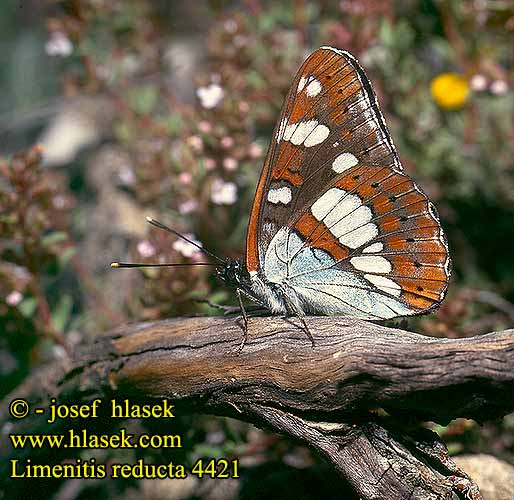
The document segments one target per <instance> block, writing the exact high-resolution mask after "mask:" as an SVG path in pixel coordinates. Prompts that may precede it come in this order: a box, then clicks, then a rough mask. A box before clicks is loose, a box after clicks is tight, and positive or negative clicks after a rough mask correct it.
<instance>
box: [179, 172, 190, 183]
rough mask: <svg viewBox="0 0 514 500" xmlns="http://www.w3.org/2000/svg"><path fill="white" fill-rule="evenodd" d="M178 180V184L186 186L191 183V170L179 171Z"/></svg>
mask: <svg viewBox="0 0 514 500" xmlns="http://www.w3.org/2000/svg"><path fill="white" fill-rule="evenodd" d="M178 180H179V182H180V184H184V186H187V185H188V184H191V181H192V180H193V174H192V173H191V172H180V174H179V176H178Z"/></svg>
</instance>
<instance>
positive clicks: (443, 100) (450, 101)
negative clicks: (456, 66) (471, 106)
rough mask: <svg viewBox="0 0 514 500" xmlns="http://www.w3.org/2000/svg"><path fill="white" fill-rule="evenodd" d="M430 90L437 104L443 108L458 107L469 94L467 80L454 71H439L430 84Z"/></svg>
mask: <svg viewBox="0 0 514 500" xmlns="http://www.w3.org/2000/svg"><path fill="white" fill-rule="evenodd" d="M430 91H431V92H432V97H433V98H434V101H435V102H436V103H437V105H438V106H439V107H441V108H443V109H459V108H461V107H462V106H463V105H464V103H465V102H466V101H467V99H468V96H469V84H468V81H467V80H466V79H465V78H463V77H462V76H460V75H457V74H456V73H441V74H440V75H439V76H436V77H435V78H434V79H433V80H432V82H431V84H430Z"/></svg>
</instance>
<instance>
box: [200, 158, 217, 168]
mask: <svg viewBox="0 0 514 500" xmlns="http://www.w3.org/2000/svg"><path fill="white" fill-rule="evenodd" d="M203 166H204V168H205V170H214V169H215V168H216V160H214V159H213V158H205V159H204V160H203Z"/></svg>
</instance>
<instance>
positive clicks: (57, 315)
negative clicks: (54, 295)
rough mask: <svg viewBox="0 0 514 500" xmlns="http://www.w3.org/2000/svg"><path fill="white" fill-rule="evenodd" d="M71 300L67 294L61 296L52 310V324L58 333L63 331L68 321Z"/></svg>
mask: <svg viewBox="0 0 514 500" xmlns="http://www.w3.org/2000/svg"><path fill="white" fill-rule="evenodd" d="M72 309H73V300H72V299H71V297H70V296H69V295H63V296H61V298H60V300H59V302H58V304H57V306H56V307H55V309H54V310H53V311H52V325H53V327H54V328H55V329H56V330H57V331H58V332H60V333H63V332H64V330H65V328H66V325H67V324H68V323H69V321H70V317H71V311H72Z"/></svg>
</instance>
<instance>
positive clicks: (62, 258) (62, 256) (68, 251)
mask: <svg viewBox="0 0 514 500" xmlns="http://www.w3.org/2000/svg"><path fill="white" fill-rule="evenodd" d="M76 253H77V249H76V248H75V247H68V248H65V249H64V250H63V251H62V252H60V253H59V255H58V256H57V258H58V260H59V265H60V266H61V267H64V266H65V265H66V264H67V263H68V262H69V261H70V259H71V258H72V257H73V256H74V255H75V254H76Z"/></svg>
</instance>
